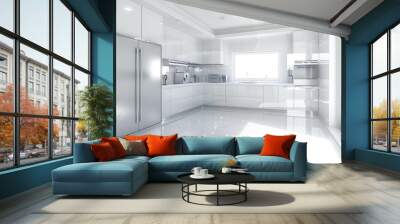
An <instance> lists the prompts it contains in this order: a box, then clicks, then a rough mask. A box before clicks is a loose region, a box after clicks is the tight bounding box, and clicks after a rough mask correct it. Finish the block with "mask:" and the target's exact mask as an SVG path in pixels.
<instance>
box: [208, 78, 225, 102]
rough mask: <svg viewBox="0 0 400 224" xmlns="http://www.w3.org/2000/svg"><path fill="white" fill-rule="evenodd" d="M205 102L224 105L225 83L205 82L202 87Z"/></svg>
mask: <svg viewBox="0 0 400 224" xmlns="http://www.w3.org/2000/svg"><path fill="white" fill-rule="evenodd" d="M204 91H205V94H204V97H205V104H206V105H210V106H225V105H226V95H225V94H226V85H225V84H224V83H206V84H205V88H204Z"/></svg>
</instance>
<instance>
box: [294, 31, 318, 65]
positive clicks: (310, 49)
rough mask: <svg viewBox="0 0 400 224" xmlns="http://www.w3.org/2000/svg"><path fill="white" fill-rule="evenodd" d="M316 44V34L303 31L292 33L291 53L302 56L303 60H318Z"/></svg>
mask: <svg viewBox="0 0 400 224" xmlns="http://www.w3.org/2000/svg"><path fill="white" fill-rule="evenodd" d="M318 43H319V42H318V33H315V32H311V31H305V30H304V31H296V32H293V53H295V54H301V55H303V56H304V58H303V60H311V59H318V58H316V57H318V52H319V46H318Z"/></svg>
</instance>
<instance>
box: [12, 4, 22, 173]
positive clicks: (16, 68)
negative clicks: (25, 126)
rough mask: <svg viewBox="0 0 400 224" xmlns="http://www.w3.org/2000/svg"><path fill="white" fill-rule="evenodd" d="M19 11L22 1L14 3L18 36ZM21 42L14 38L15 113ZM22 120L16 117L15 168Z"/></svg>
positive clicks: (18, 93) (17, 160)
mask: <svg viewBox="0 0 400 224" xmlns="http://www.w3.org/2000/svg"><path fill="white" fill-rule="evenodd" d="M19 9H20V0H15V1H14V31H15V32H16V34H18V35H19V24H20V20H19ZM19 44H20V43H19V40H18V39H17V38H14V69H13V70H14V113H19V112H20V107H19V100H20V79H19V74H20V68H21V67H20V60H19V59H20V47H19ZM19 127H20V119H19V118H18V117H15V116H14V130H13V131H14V133H13V139H14V166H19V164H20V155H19V149H20V144H19V141H20V138H19V136H20V129H19Z"/></svg>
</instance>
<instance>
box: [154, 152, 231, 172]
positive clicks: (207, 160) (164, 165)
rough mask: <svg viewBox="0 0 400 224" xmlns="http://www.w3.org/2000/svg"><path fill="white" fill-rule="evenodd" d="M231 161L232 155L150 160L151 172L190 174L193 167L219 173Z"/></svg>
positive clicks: (164, 157) (181, 156)
mask: <svg viewBox="0 0 400 224" xmlns="http://www.w3.org/2000/svg"><path fill="white" fill-rule="evenodd" d="M230 159H235V158H234V157H233V156H231V155H215V154H214V155H175V156H158V157H154V158H152V159H150V160H149V170H150V171H151V172H156V171H162V172H171V171H173V172H190V171H191V170H192V168H193V167H197V166H199V167H203V168H205V169H209V170H210V171H214V172H216V171H219V170H220V169H221V168H222V167H223V166H224V165H225V164H226V163H227V161H228V160H230Z"/></svg>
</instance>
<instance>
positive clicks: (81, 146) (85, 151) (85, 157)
mask: <svg viewBox="0 0 400 224" xmlns="http://www.w3.org/2000/svg"><path fill="white" fill-rule="evenodd" d="M99 142H100V141H98V140H96V141H90V142H82V143H76V144H75V147H74V163H90V162H95V161H96V158H95V157H94V155H93V153H92V149H91V148H90V146H91V145H92V144H97V143H99Z"/></svg>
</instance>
